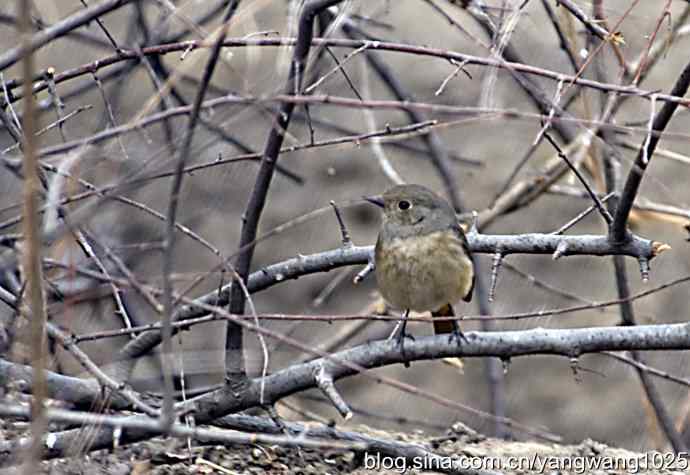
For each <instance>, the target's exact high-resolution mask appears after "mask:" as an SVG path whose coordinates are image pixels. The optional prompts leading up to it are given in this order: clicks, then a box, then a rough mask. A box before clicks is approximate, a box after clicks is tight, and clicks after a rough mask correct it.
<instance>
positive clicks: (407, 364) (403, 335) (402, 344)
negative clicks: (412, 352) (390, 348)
mask: <svg viewBox="0 0 690 475" xmlns="http://www.w3.org/2000/svg"><path fill="white" fill-rule="evenodd" d="M405 323H407V321H405ZM405 323H403V325H401V327H400V331H399V332H398V335H397V336H396V341H397V342H398V347H399V348H400V354H401V355H402V357H403V364H404V365H405V368H409V367H410V362H409V361H408V360H407V357H406V355H405V338H409V339H410V340H412V341H415V338H414V337H413V336H412V335H410V334H409V333H407V332H406V331H405V327H406V326H407V325H405Z"/></svg>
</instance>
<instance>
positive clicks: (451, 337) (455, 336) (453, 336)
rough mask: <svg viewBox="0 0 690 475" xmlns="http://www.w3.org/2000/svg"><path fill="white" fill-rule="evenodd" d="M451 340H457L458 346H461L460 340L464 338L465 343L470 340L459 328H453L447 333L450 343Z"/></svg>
mask: <svg viewBox="0 0 690 475" xmlns="http://www.w3.org/2000/svg"><path fill="white" fill-rule="evenodd" d="M453 340H455V341H456V342H457V345H458V346H462V342H461V341H460V340H464V341H465V343H469V342H470V341H469V340H468V339H467V337H466V336H465V334H464V333H463V332H462V331H461V330H460V328H455V329H454V330H453V332H452V333H450V334H449V335H448V343H451V342H452V341H453Z"/></svg>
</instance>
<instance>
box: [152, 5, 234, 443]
mask: <svg viewBox="0 0 690 475" xmlns="http://www.w3.org/2000/svg"><path fill="white" fill-rule="evenodd" d="M238 5H239V0H231V1H230V2H229V5H228V10H227V11H226V13H225V16H224V18H223V24H222V25H221V29H220V32H219V34H218V38H217V39H216V41H215V43H214V45H213V49H212V51H211V55H210V57H209V58H208V62H207V63H206V68H205V70H204V75H203V78H202V80H201V84H200V85H199V90H198V92H197V94H196V97H195V99H194V106H193V107H192V111H191V113H190V115H189V123H188V124H187V132H186V133H185V136H184V142H183V144H182V147H181V148H180V153H179V155H178V157H177V163H176V166H175V176H174V178H173V184H172V188H171V190H170V200H169V202H168V213H167V215H166V233H165V243H164V246H163V307H164V309H163V328H162V336H163V348H162V350H163V360H162V361H163V381H164V385H165V397H164V400H163V411H162V412H161V424H162V426H163V427H164V428H165V429H166V430H169V429H170V427H172V424H173V422H174V412H173V391H174V387H173V380H172V361H171V358H172V324H171V322H172V315H173V312H174V309H173V295H172V294H173V288H172V280H171V275H172V272H173V251H174V248H175V221H176V218H177V205H178V202H179V199H180V190H181V189H182V178H183V177H184V173H183V170H184V167H185V164H186V163H187V159H188V158H189V150H190V148H191V144H192V138H193V137H194V129H195V127H196V124H197V121H198V119H199V112H200V111H201V103H202V102H203V101H204V96H205V95H206V90H207V89H208V85H209V83H210V82H211V77H212V76H213V71H214V70H215V68H216V64H217V63H218V58H219V56H220V51H221V49H222V46H223V41H224V40H225V36H226V35H227V32H228V26H229V24H230V23H229V22H230V18H232V15H233V14H234V13H235V11H236V10H237V6H238Z"/></svg>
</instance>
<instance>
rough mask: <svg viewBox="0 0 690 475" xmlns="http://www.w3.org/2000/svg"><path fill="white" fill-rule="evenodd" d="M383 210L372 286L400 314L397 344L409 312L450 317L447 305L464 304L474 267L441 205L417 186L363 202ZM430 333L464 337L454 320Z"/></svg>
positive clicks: (451, 217) (451, 216) (441, 323)
mask: <svg viewBox="0 0 690 475" xmlns="http://www.w3.org/2000/svg"><path fill="white" fill-rule="evenodd" d="M365 199H366V200H367V201H369V202H370V203H373V204H375V205H377V206H380V207H381V208H383V222H382V224H381V231H380V232H379V237H378V240H377V241H376V248H375V260H376V262H375V264H376V281H377V283H378V287H379V290H380V292H381V294H382V295H383V298H384V299H385V300H386V301H387V302H388V303H389V304H390V305H392V306H393V307H394V308H397V309H399V310H404V311H405V314H404V318H405V320H404V321H403V325H402V329H401V332H400V333H399V334H398V339H399V342H400V344H401V345H402V342H403V341H404V338H405V336H407V335H406V334H405V326H406V323H407V316H408V314H409V311H410V310H414V311H417V312H423V311H431V312H432V316H434V317H446V316H454V315H455V313H454V312H453V307H452V304H453V303H455V302H457V301H458V300H460V299H462V300H464V301H466V302H469V301H470V300H471V299H472V290H473V289H474V265H473V264H472V257H471V254H470V250H469V247H468V245H467V238H466V237H465V233H464V232H463V230H462V229H461V228H460V225H459V224H458V221H457V218H456V216H455V212H454V211H453V208H452V207H451V206H450V204H448V202H447V201H446V200H444V199H443V198H441V197H440V196H438V195H437V194H436V193H434V192H433V191H431V190H429V189H428V188H425V187H423V186H421V185H398V186H394V187H393V188H391V189H389V190H387V191H386V192H385V193H384V194H383V195H382V196H373V197H366V198H365ZM434 333H436V334H440V333H449V334H450V338H453V337H455V338H456V339H457V341H458V344H460V338H463V339H464V338H465V337H464V335H463V334H462V332H461V331H460V327H459V326H458V324H457V322H456V321H454V320H453V321H449V320H445V321H439V322H434Z"/></svg>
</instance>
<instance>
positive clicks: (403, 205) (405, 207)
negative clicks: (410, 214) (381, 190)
mask: <svg viewBox="0 0 690 475" xmlns="http://www.w3.org/2000/svg"><path fill="white" fill-rule="evenodd" d="M398 208H400V209H401V210H403V211H405V210H408V209H410V208H412V205H411V204H410V202H409V201H407V200H402V201H398Z"/></svg>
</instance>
